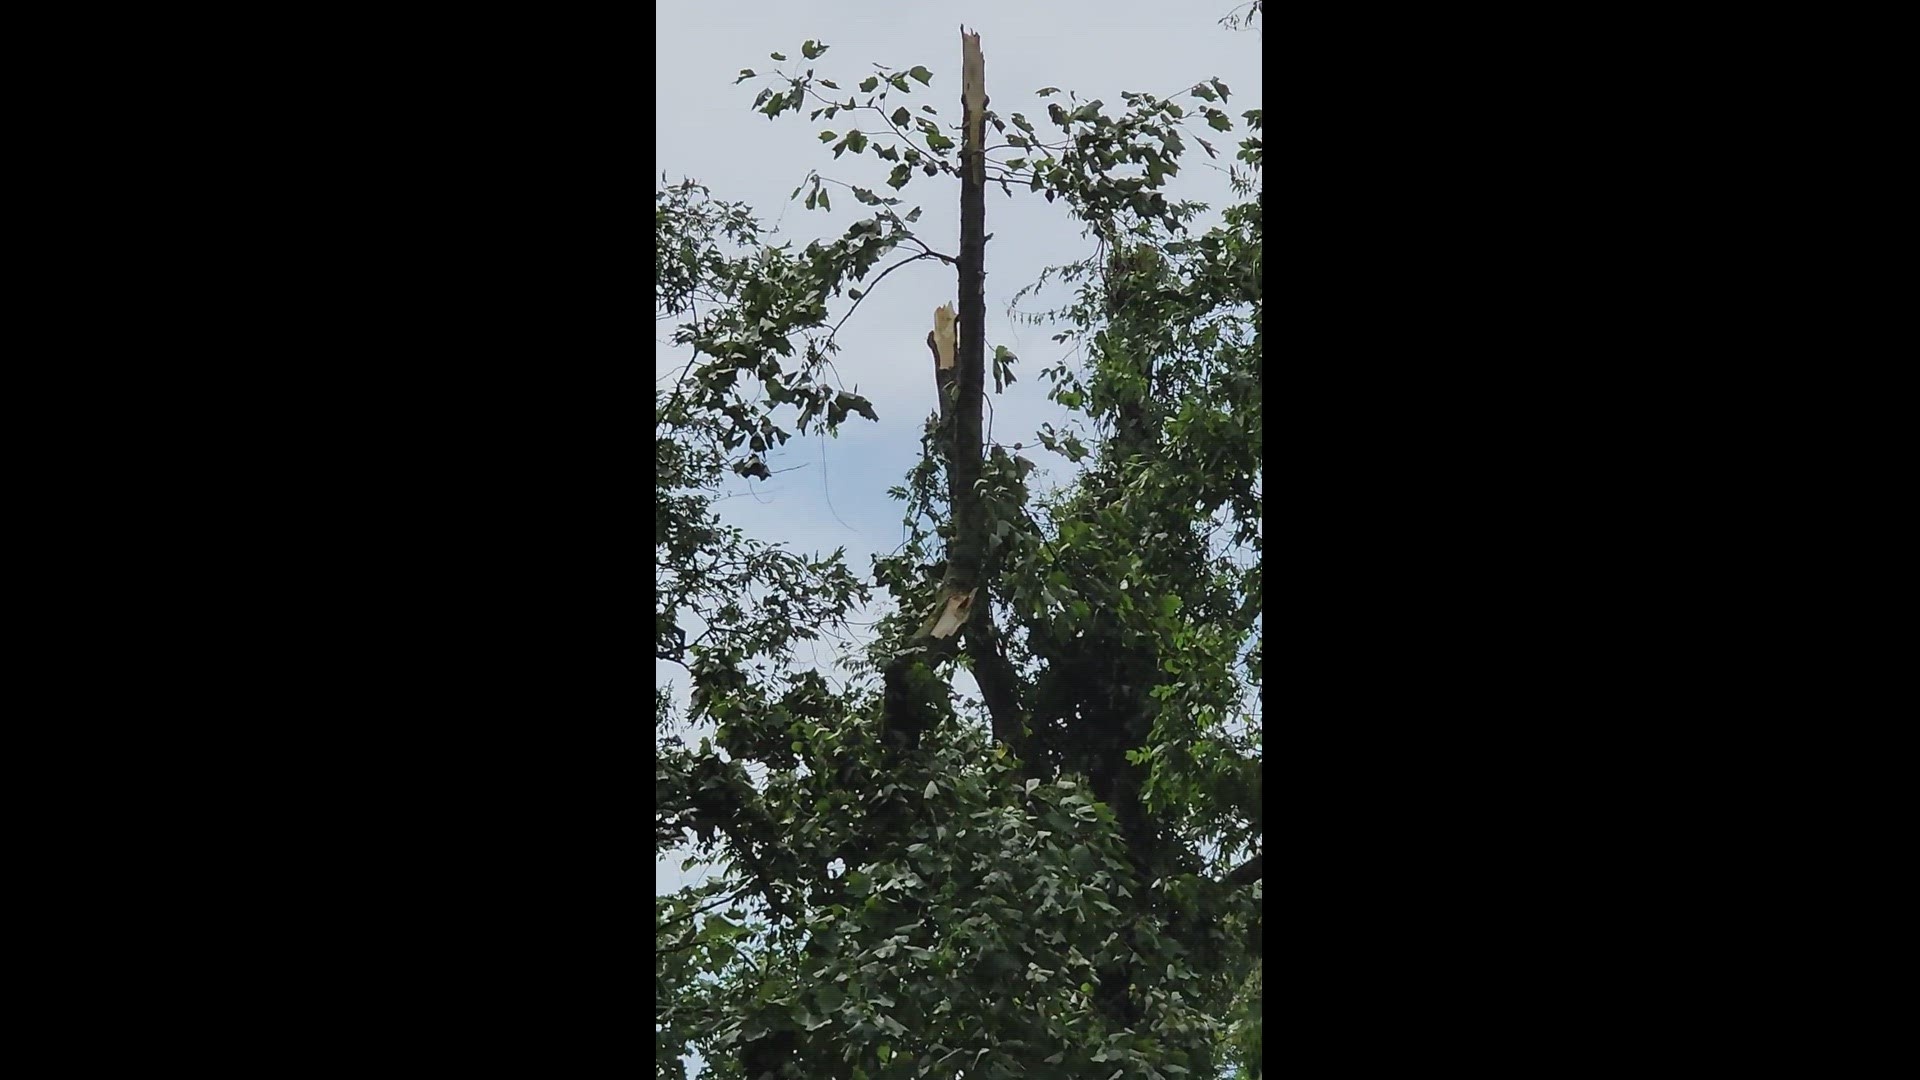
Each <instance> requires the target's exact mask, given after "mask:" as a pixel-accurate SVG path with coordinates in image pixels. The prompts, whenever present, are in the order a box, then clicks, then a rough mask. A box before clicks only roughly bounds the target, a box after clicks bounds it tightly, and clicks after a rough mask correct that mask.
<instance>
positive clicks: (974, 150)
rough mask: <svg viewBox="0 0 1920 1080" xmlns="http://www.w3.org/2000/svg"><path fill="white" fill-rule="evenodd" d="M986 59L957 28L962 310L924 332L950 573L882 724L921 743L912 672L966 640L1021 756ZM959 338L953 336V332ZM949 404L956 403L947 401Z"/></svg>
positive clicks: (995, 713)
mask: <svg viewBox="0 0 1920 1080" xmlns="http://www.w3.org/2000/svg"><path fill="white" fill-rule="evenodd" d="M986 85H987V78H986V61H985V59H984V58H983V57H982V55H981V52H980V35H979V34H969V33H967V32H966V30H965V29H964V28H963V29H962V30H961V32H960V102H961V126H962V129H963V134H962V140H963V141H962V143H961V154H960V161H961V169H960V258H959V270H960V275H959V276H960V290H959V291H960V311H959V319H958V323H959V325H958V327H957V328H956V327H955V326H954V317H953V311H952V309H951V308H949V307H942V308H941V310H940V311H938V312H936V313H935V316H934V328H933V333H932V334H930V335H929V336H928V341H929V343H930V344H931V345H932V346H933V352H934V379H935V384H936V387H937V389H938V391H939V394H940V417H941V426H942V428H943V438H942V439H941V440H940V441H939V442H940V446H941V447H942V450H943V451H944V453H945V455H946V459H947V461H946V464H947V497H948V502H949V505H950V506H951V508H952V520H951V529H952V535H951V536H949V537H948V539H947V560H946V561H947V570H946V576H945V577H944V579H943V580H942V581H941V582H940V588H939V592H938V594H937V598H936V599H935V602H934V604H933V606H932V608H931V610H930V612H929V614H928V618H927V621H926V623H925V624H924V625H923V626H922V627H921V628H920V630H919V632H918V633H916V634H914V636H913V638H912V639H911V640H910V641H909V642H908V643H907V647H906V648H905V649H903V650H902V651H901V652H900V653H899V654H898V655H896V656H895V657H894V658H893V659H892V660H891V661H889V662H888V663H887V665H886V667H885V668H884V669H883V677H884V679H885V682H886V695H885V701H884V704H883V705H882V709H883V713H882V718H883V725H882V726H883V730H884V731H885V732H886V734H887V737H888V738H889V739H890V740H892V741H894V742H896V743H898V744H901V745H906V746H918V745H919V742H920V732H921V731H922V730H923V729H924V727H925V725H926V724H927V723H928V722H929V719H930V717H929V710H928V709H927V708H926V706H925V703H924V702H923V701H921V700H920V695H921V693H922V691H924V690H925V689H926V682H925V681H924V680H922V679H917V678H916V677H915V669H917V668H920V667H922V665H926V666H927V667H928V668H930V667H931V665H932V664H934V663H936V662H938V661H940V660H943V659H947V658H949V657H951V656H952V655H953V654H954V653H955V652H956V651H957V650H958V648H959V645H960V643H961V642H962V641H963V640H964V641H965V643H966V647H967V652H968V653H969V654H970V655H971V656H972V657H973V659H974V677H975V679H976V681H978V682H979V684H980V692H981V696H982V697H983V698H984V699H985V701H986V705H987V712H988V714H989V715H990V716H991V717H992V720H993V733H994V739H995V741H997V742H1000V743H1003V744H1006V745H1007V746H1008V747H1009V749H1011V750H1013V751H1014V752H1015V753H1016V754H1017V755H1018V756H1020V757H1022V758H1029V757H1030V755H1029V754H1027V753H1026V750H1027V738H1026V724H1025V720H1024V717H1023V716H1022V714H1021V710H1020V705H1019V700H1020V695H1019V691H1018V688H1017V679H1018V676H1017V675H1016V673H1015V672H1014V670H1013V667H1012V665H1011V664H1009V663H1008V662H1007V660H1006V658H1005V657H1004V656H1002V655H1001V653H1000V647H999V639H998V636H997V635H996V634H995V633H994V628H993V612H992V605H991V603H990V602H989V601H988V599H987V595H988V582H986V581H985V580H984V576H985V575H984V573H983V571H984V567H985V563H986V554H987V536H988V530H989V523H988V522H987V519H986V504H985V502H984V500H982V499H981V497H980V492H979V490H978V487H977V484H978V482H979V480H980V473H981V461H982V458H983V454H982V434H981V406H982V402H983V400H984V398H985V394H986V368H987V361H986V356H987V348H986V327H987V298H986V222H987V196H986V109H987V90H986ZM956 338H957V339H958V340H957V341H956V340H955V339H956ZM949 401H951V404H949Z"/></svg>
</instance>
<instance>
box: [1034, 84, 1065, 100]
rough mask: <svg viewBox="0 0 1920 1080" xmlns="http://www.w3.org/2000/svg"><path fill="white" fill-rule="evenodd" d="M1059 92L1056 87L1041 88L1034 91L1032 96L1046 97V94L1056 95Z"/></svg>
mask: <svg viewBox="0 0 1920 1080" xmlns="http://www.w3.org/2000/svg"><path fill="white" fill-rule="evenodd" d="M1059 92H1060V88H1059V87H1057V86H1043V87H1041V88H1040V89H1038V90H1035V91H1034V94H1035V96H1037V97H1046V96H1047V95H1048V94H1057V93H1059Z"/></svg>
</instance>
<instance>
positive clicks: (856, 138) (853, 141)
mask: <svg viewBox="0 0 1920 1080" xmlns="http://www.w3.org/2000/svg"><path fill="white" fill-rule="evenodd" d="M866 148H867V137H866V136H865V135H862V134H861V133H860V132H858V131H855V132H852V133H850V134H848V136H847V149H849V150H851V151H853V152H854V153H856V154H857V153H859V152H860V151H862V150H865V149H866Z"/></svg>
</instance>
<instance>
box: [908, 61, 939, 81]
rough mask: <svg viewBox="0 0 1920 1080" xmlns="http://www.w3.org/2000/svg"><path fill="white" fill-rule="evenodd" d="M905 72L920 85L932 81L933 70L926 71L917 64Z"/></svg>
mask: <svg viewBox="0 0 1920 1080" xmlns="http://www.w3.org/2000/svg"><path fill="white" fill-rule="evenodd" d="M907 74H909V75H911V76H913V77H914V78H915V79H916V80H918V81H919V83H920V85H921V86H925V85H927V84H928V83H931V82H932V81H933V72H931V71H928V70H927V69H926V68H923V67H921V66H920V65H919V64H915V65H913V70H911V71H909V72H907Z"/></svg>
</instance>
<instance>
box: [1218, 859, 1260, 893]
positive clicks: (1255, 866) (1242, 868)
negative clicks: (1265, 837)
mask: <svg viewBox="0 0 1920 1080" xmlns="http://www.w3.org/2000/svg"><path fill="white" fill-rule="evenodd" d="M1265 857H1266V853H1265V852H1262V853H1261V854H1259V855H1255V856H1254V857H1253V858H1251V859H1248V860H1247V861H1246V862H1244V863H1241V864H1240V865H1239V866H1236V867H1234V869H1233V872H1232V873H1230V874H1228V875H1227V876H1226V877H1225V878H1224V879H1222V880H1221V882H1220V883H1221V884H1222V885H1225V886H1226V887H1227V888H1229V889H1238V888H1242V887H1244V886H1247V885H1251V884H1253V883H1254V882H1256V881H1259V880H1260V861H1261V860H1262V859H1264V858H1265Z"/></svg>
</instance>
